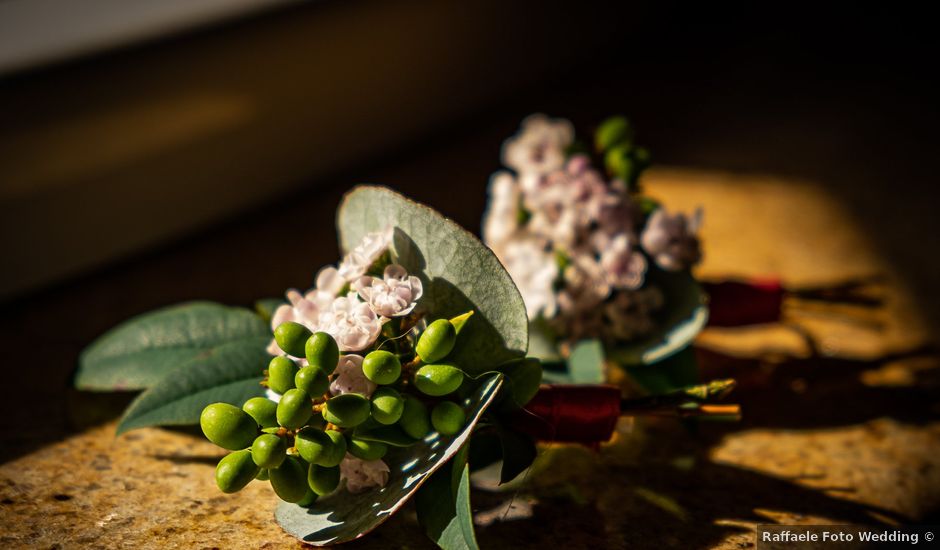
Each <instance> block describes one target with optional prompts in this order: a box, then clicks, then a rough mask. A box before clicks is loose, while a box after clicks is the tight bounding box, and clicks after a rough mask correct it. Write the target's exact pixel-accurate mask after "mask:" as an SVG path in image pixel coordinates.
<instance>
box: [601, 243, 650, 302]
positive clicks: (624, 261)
mask: <svg viewBox="0 0 940 550" xmlns="http://www.w3.org/2000/svg"><path fill="white" fill-rule="evenodd" d="M601 266H602V267H603V268H604V271H605V274H606V276H607V282H608V283H609V284H610V285H611V286H612V287H614V288H618V289H629V290H636V289H638V288H640V287H641V286H643V280H644V278H645V275H646V258H644V257H643V254H640V253H639V252H637V251H635V250H634V249H633V246H632V245H631V243H630V239H629V237H627V235H625V234H622V233H621V234H620V235H617V236H616V237H614V239H613V240H612V241H610V244H609V245H608V246H607V248H606V249H605V250H604V251H603V252H602V253H601Z"/></svg>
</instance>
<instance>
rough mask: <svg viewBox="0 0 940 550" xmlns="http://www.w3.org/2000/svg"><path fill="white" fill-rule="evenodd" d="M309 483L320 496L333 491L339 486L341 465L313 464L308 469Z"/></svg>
mask: <svg viewBox="0 0 940 550" xmlns="http://www.w3.org/2000/svg"><path fill="white" fill-rule="evenodd" d="M307 485H309V486H310V489H311V490H313V492H314V493H316V494H318V495H320V496H323V495H328V494H330V493H332V492H333V491H335V490H336V488H337V487H338V486H339V466H331V467H326V466H318V465H316V464H311V465H310V469H309V470H308V471H307Z"/></svg>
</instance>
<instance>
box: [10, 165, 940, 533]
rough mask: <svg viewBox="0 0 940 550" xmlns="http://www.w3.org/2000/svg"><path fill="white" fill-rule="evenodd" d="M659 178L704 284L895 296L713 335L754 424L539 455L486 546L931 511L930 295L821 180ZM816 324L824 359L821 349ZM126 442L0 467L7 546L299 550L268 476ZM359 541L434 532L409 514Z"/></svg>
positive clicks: (482, 526) (488, 526) (485, 510)
mask: <svg viewBox="0 0 940 550" xmlns="http://www.w3.org/2000/svg"><path fill="white" fill-rule="evenodd" d="M649 189H650V191H651V193H652V194H653V195H654V196H658V197H661V198H663V199H665V200H666V201H667V204H669V205H670V207H672V208H682V209H687V208H690V207H692V206H695V205H698V204H702V205H703V206H704V207H705V209H706V213H707V217H706V224H705V233H704V238H705V242H706V246H707V248H706V251H707V254H706V260H705V263H704V265H703V266H702V269H701V271H700V274H701V276H703V277H705V278H722V277H726V276H756V275H766V274H774V273H776V274H780V275H781V276H783V278H784V280H785V282H786V283H787V284H788V285H796V286H798V285H810V284H813V285H815V284H831V283H838V282H841V281H843V280H845V279H846V278H851V277H858V276H867V275H871V274H882V275H885V276H886V277H887V280H888V283H887V287H886V288H887V289H886V291H885V292H886V304H885V307H884V308H881V309H879V310H877V311H874V312H873V311H867V310H866V311H861V310H857V309H852V308H849V309H845V308H829V307H824V308H821V309H820V308H818V307H816V306H814V305H812V304H805V303H799V302H789V303H788V304H787V320H788V323H789V326H776V327H761V328H755V329H747V330H723V331H715V330H710V331H708V333H706V334H703V336H702V337H701V339H700V342H699V343H700V346H701V347H702V349H703V351H702V358H703V364H704V368H705V369H706V371H707V374H709V375H715V376H735V377H737V378H738V379H739V380H740V381H741V386H740V389H739V390H738V392H737V393H736V398H737V400H739V401H740V402H741V403H742V404H743V406H744V410H745V415H746V417H745V420H744V422H742V423H741V424H739V425H726V424H721V425H714V424H713V425H705V426H702V429H700V430H698V431H697V432H696V433H694V434H693V433H690V432H688V431H686V430H685V429H684V428H683V427H681V426H678V425H676V424H674V423H671V422H656V423H650V422H638V423H636V424H631V423H629V422H626V421H625V422H622V423H621V426H620V430H619V432H618V435H617V437H616V438H615V440H614V441H613V442H611V443H610V444H608V445H605V446H604V447H602V448H601V450H600V452H599V453H594V452H592V451H589V450H587V449H582V448H578V447H552V448H544V449H543V450H542V453H541V455H540V458H539V459H538V462H537V464H536V467H535V468H534V469H533V472H532V473H531V475H530V476H529V477H528V478H527V479H526V480H525V481H524V483H522V484H521V486H519V487H516V488H513V489H509V490H505V491H502V492H486V491H477V492H476V493H475V495H474V506H475V508H476V511H477V514H476V521H477V523H478V524H479V538H480V542H481V545H483V546H484V547H490V548H501V547H538V546H546V545H551V546H552V547H572V548H594V547H600V546H604V547H615V548H616V547H628V546H629V547H644V548H645V547H649V548H652V547H681V548H697V547H717V548H746V547H749V546H751V545H752V544H753V526H754V525H755V524H757V523H761V522H783V523H815V522H825V523H834V522H862V523H872V522H889V523H890V522H902V523H903V522H911V521H929V520H930V519H931V518H934V519H935V518H936V517H937V514H938V510H940V437H938V436H940V389H938V388H940V374H938V372H940V369H938V366H940V362H938V360H937V359H936V358H935V357H933V356H931V355H929V354H926V353H923V352H917V351H916V350H917V349H919V348H920V346H921V345H922V344H923V343H924V342H925V341H926V337H927V336H926V335H927V331H926V328H925V326H924V324H923V322H922V321H921V320H920V312H919V311H918V310H917V309H916V307H915V306H916V301H915V300H914V299H913V298H912V297H911V296H909V295H908V294H906V293H905V291H904V288H903V286H902V285H901V284H900V283H898V282H897V281H896V279H895V278H894V274H892V273H891V270H890V269H889V267H888V266H887V265H886V264H885V263H884V262H883V261H882V260H881V258H880V256H879V254H878V252H877V251H876V250H874V249H872V248H871V247H870V246H869V245H868V244H867V242H866V240H865V238H864V236H863V234H862V232H860V231H859V230H858V228H857V226H856V225H855V221H854V220H852V219H851V218H850V217H849V216H848V215H847V214H846V213H844V212H842V211H841V209H840V208H839V204H838V203H837V202H836V201H834V200H832V199H830V198H829V197H827V196H825V195H822V194H821V193H820V192H819V191H818V190H817V188H816V187H815V186H813V185H811V184H810V183H805V184H804V183H799V182H785V181H779V180H774V179H768V178H759V177H743V176H737V177H730V176H726V175H722V174H714V173H701V172H689V171H680V170H659V171H656V172H654V173H652V174H651V175H650V181H649ZM324 238H326V237H324ZM794 327H799V330H797V329H795V328H794ZM805 334H810V335H812V336H813V339H814V341H815V342H816V345H817V347H818V349H820V350H822V351H823V352H824V353H825V354H826V356H824V357H815V358H807V347H806V341H805V338H804V336H803V335H805ZM912 350H914V351H913V352H912ZM714 351H721V352H722V354H721V355H718V354H715V353H712V352H714ZM909 352H910V353H909ZM731 356H733V357H731ZM63 399H64V397H63ZM91 399H92V400H94V399H95V398H91ZM101 399H102V400H105V401H107V400H108V398H104V397H102V398H101ZM82 403H85V405H82ZM87 403H89V398H88V397H87V396H86V397H85V398H84V401H80V402H79V404H78V405H74V407H78V409H79V410H78V411H77V412H79V413H81V412H83V411H82V410H80V409H82V408H83V407H87V406H88V405H87ZM84 413H85V414H86V415H87V416H94V415H92V414H91V413H88V412H87V411H84ZM92 424H93V423H92ZM113 434H114V422H113V421H110V422H107V423H104V424H99V425H96V426H94V425H93V426H92V427H90V428H88V429H86V430H85V431H83V432H81V433H78V434H77V435H72V436H69V437H68V438H66V439H64V440H61V441H56V442H52V443H50V444H48V445H46V446H43V447H41V448H38V449H35V450H32V451H29V452H26V453H19V456H17V457H15V458H13V459H11V460H9V461H7V462H5V463H4V464H2V465H0V545H2V546H3V547H4V548H19V547H24V548H80V547H94V548H111V547H113V548H119V547H120V548H126V547H134V548H274V547H278V548H282V547H287V548H289V547H297V546H300V544H299V543H297V542H296V541H294V540H292V539H290V538H289V537H287V536H286V535H284V534H283V533H282V532H281V531H280V529H279V528H278V527H277V525H276V524H275V523H274V522H273V518H272V509H273V499H274V497H273V494H272V493H271V490H270V489H269V488H268V487H267V486H265V485H263V484H253V485H252V486H250V487H249V488H248V489H246V490H245V491H243V492H242V493H239V494H237V495H231V496H227V495H223V494H221V493H219V492H218V491H217V490H216V489H215V487H214V484H213V480H212V470H213V466H214V463H215V462H216V461H217V460H218V458H220V456H221V453H220V452H219V450H218V449H217V448H215V447H214V446H213V445H211V444H209V443H207V442H205V441H202V440H200V438H198V437H195V436H193V435H192V434H191V433H187V432H185V431H170V430H160V429H145V430H140V431H137V432H132V433H130V434H127V435H125V436H122V437H120V438H115V437H114V435H113ZM349 546H350V547H359V546H362V547H375V548H379V547H382V548H388V547H412V548H424V547H428V546H429V543H428V542H427V540H425V539H424V538H423V536H422V535H421V533H420V531H419V530H418V528H417V526H416V525H415V521H414V517H413V514H412V513H411V512H409V511H407V510H406V511H405V512H404V513H403V514H400V516H399V517H395V518H393V519H392V520H390V521H389V522H388V523H387V524H386V525H384V526H382V527H381V528H379V529H378V530H376V531H375V532H374V533H372V534H370V535H369V537H367V538H366V539H364V540H362V541H359V542H356V543H353V544H350V545H349Z"/></svg>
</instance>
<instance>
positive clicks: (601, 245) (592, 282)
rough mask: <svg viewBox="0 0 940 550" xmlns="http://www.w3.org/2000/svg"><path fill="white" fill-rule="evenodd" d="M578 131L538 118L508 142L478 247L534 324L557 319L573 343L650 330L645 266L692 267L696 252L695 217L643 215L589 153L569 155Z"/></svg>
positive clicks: (653, 295) (652, 291)
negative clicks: (496, 264)
mask: <svg viewBox="0 0 940 550" xmlns="http://www.w3.org/2000/svg"><path fill="white" fill-rule="evenodd" d="M573 142H574V129H573V127H572V125H571V123H570V122H568V121H567V120H563V119H550V118H548V117H546V116H545V115H541V114H537V115H532V116H530V117H528V118H526V119H525V120H524V121H523V122H522V127H521V128H520V130H519V132H518V133H517V134H516V135H515V136H513V137H511V138H509V139H508V140H506V142H505V144H504V145H503V150H502V160H503V164H504V165H506V166H507V167H508V168H510V169H511V171H500V172H497V173H496V174H494V175H493V178H492V180H491V182H490V189H489V195H490V202H489V207H488V210H487V213H486V216H485V218H484V222H483V238H484V241H485V242H486V244H487V245H488V246H490V248H492V249H493V251H494V252H495V253H496V255H497V256H498V257H499V258H500V260H501V261H502V262H503V265H505V266H506V269H507V270H508V271H509V274H510V275H511V276H512V278H513V280H514V281H515V282H516V285H517V286H518V287H519V290H520V291H521V293H522V297H523V300H524V301H525V304H526V309H527V313H528V315H529V318H530V319H536V318H539V317H542V318H545V319H548V320H552V321H555V322H556V324H557V325H559V328H560V329H561V332H562V333H563V334H564V335H565V336H566V337H569V338H580V337H584V336H592V337H598V336H606V337H611V338H616V339H630V338H633V337H636V336H639V335H642V334H643V333H644V332H648V331H649V330H651V328H652V322H651V319H650V315H651V313H653V312H654V311H655V310H656V309H658V308H659V307H662V302H663V299H662V293H661V292H659V290H658V289H656V288H655V287H653V286H652V285H647V284H646V282H647V281H646V279H647V277H646V275H647V272H648V269H649V265H650V262H653V263H655V264H656V265H657V266H658V267H659V268H661V269H663V270H666V271H680V270H684V269H688V268H690V267H691V266H692V265H693V264H695V263H696V262H698V261H699V259H700V257H701V253H700V251H699V242H698V238H697V232H698V228H699V226H700V223H701V213H700V212H697V213H696V214H695V215H694V216H693V217H692V218H691V219H688V218H686V216H685V215H683V214H674V215H670V214H668V213H667V212H666V211H665V210H664V209H662V208H659V209H657V210H656V211H654V212H653V213H652V214H651V215H650V216H648V219H646V218H647V217H646V216H644V215H643V212H642V211H641V210H640V208H639V206H638V204H637V202H636V201H635V200H634V199H633V197H631V195H630V193H629V192H628V191H627V188H626V185H624V183H623V182H621V181H619V180H613V181H607V180H606V179H605V177H604V175H603V174H601V173H600V172H598V171H597V170H595V169H594V168H592V166H591V163H590V159H589V158H588V157H587V156H586V155H581V154H575V155H571V156H568V155H567V150H568V149H569V148H570V146H571V145H572V144H573Z"/></svg>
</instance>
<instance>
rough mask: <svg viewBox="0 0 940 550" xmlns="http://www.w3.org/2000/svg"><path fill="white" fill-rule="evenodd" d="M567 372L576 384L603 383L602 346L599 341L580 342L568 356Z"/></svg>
mask: <svg viewBox="0 0 940 550" xmlns="http://www.w3.org/2000/svg"><path fill="white" fill-rule="evenodd" d="M568 371H569V372H570V373H571V380H572V381H573V382H574V383H576V384H601V383H603V382H604V346H603V344H601V342H600V341H599V340H581V341H580V342H578V343H577V344H575V346H574V348H573V349H572V350H571V355H569V356H568Z"/></svg>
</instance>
